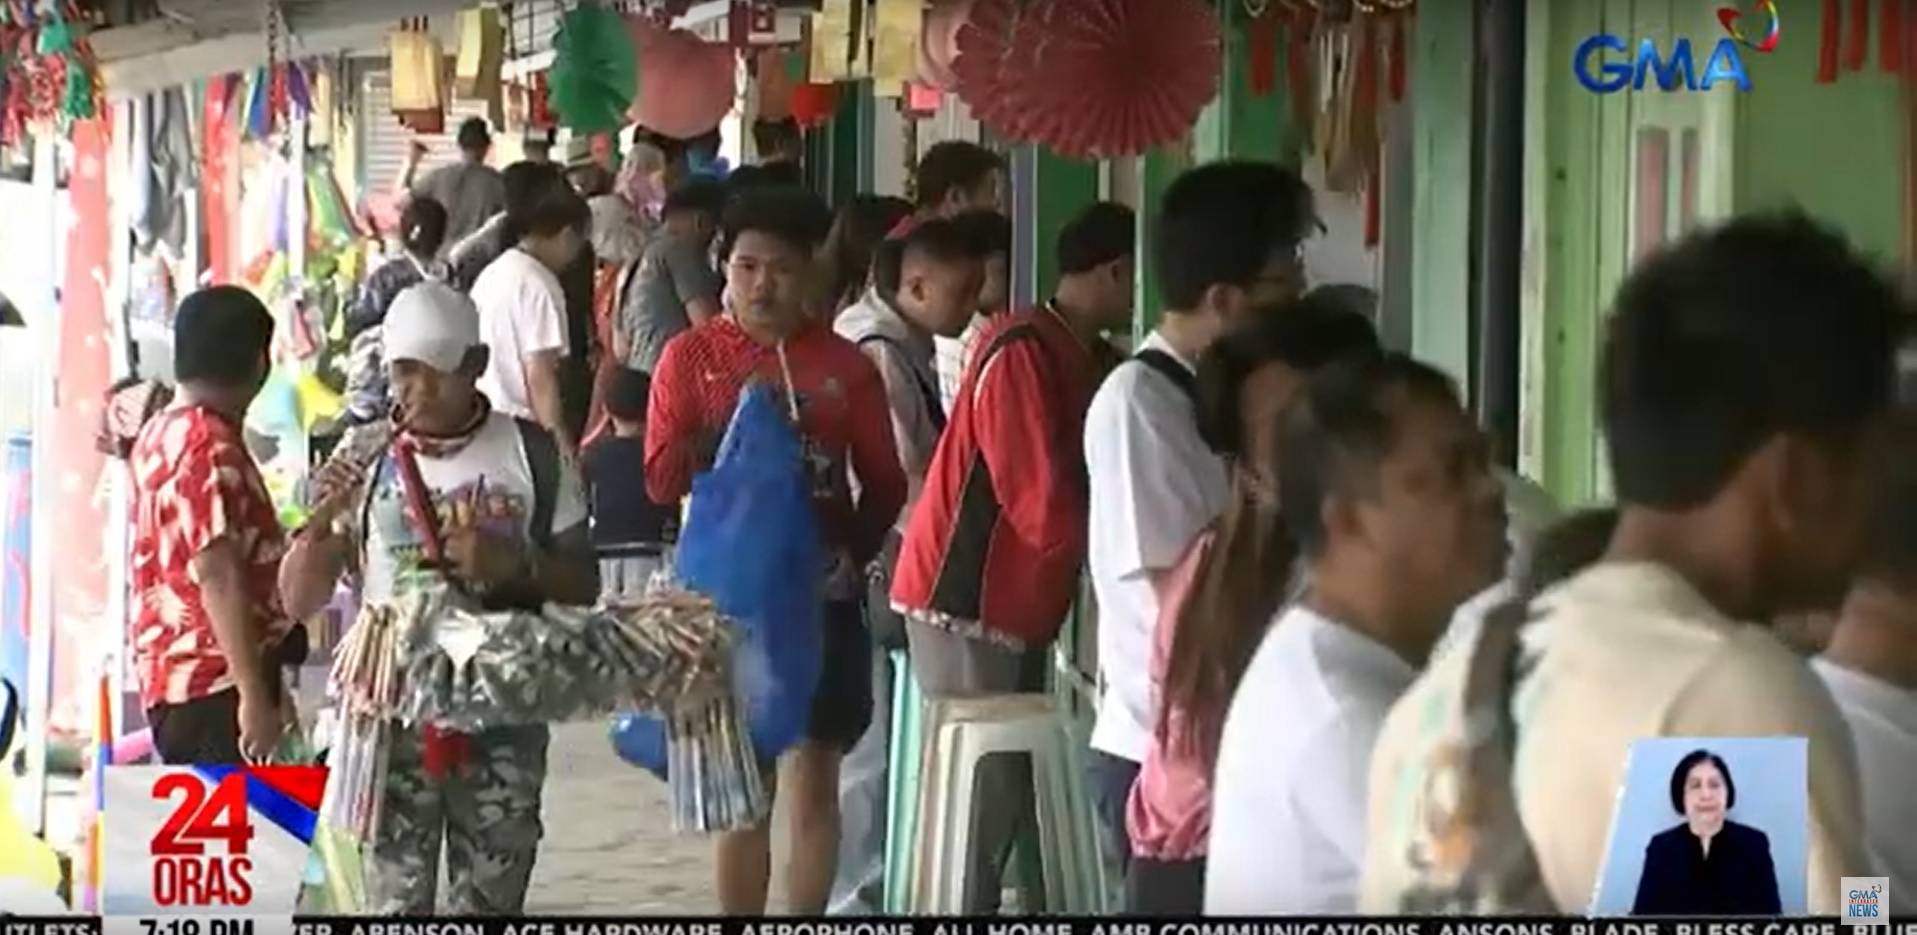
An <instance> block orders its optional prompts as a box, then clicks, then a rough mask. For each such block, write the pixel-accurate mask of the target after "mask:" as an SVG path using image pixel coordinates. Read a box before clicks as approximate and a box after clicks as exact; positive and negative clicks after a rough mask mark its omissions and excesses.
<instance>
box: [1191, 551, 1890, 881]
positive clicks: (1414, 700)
mask: <svg viewBox="0 0 1917 935" xmlns="http://www.w3.org/2000/svg"><path fill="white" fill-rule="evenodd" d="M1532 610H1533V613H1534V616H1533V618H1532V621H1531V623H1529V624H1527V625H1526V627H1525V630H1524V634H1523V640H1524V642H1523V652H1524V654H1525V657H1526V658H1525V660H1524V662H1523V663H1521V666H1522V671H1523V672H1524V676H1523V679H1522V681H1520V682H1519V683H1518V685H1517V689H1516V704H1515V706H1514V715H1515V718H1516V721H1517V731H1518V738H1517V754H1516V763H1515V764H1514V767H1513V779H1514V784H1515V786H1516V794H1517V806H1518V812H1519V815H1520V817H1521V818H1522V819H1523V821H1524V827H1525V831H1526V832H1527V836H1528V837H1529V839H1530V844H1531V848H1532V850H1533V852H1534V853H1535V854H1536V857H1537V861H1538V868H1539V870H1540V871H1541V872H1542V874H1543V877H1544V883H1545V886H1546V887H1547V888H1548V889H1549V890H1550V895H1551V899H1552V901H1553V902H1554V903H1556V906H1557V908H1558V910H1559V911H1562V912H1572V913H1580V912H1585V911H1586V910H1587V909H1588V908H1589V907H1590V904H1591V899H1592V895H1593V894H1594V893H1595V892H1596V887H1597V880H1598V874H1599V871H1600V870H1601V869H1602V868H1603V866H1604V859H1605V851H1606V848H1607V847H1608V846H1609V842H1610V830H1611V819H1612V815H1613V813H1614V812H1615V811H1616V808H1617V801H1618V790H1620V789H1622V788H1623V786H1624V778H1625V767H1626V764H1627V762H1628V760H1629V758H1630V751H1631V745H1632V743H1633V742H1635V741H1636V740H1638V739H1639V738H1643V737H1775V736H1786V737H1791V736H1795V737H1806V738H1809V740H1810V821H1811V828H1810V859H1809V862H1808V864H1809V883H1808V890H1809V894H1810V905H1809V909H1810V912H1811V913H1812V914H1813V915H1836V914H1837V892H1838V878H1839V877H1842V876H1847V875H1848V876H1870V875H1872V874H1871V873H1870V869H1869V868H1870V866H1871V860H1870V858H1869V855H1868V853H1867V851H1866V850H1865V848H1864V838H1863V828H1862V825H1861V824H1860V819H1859V812H1860V809H1859V801H1858V800H1859V791H1858V783H1857V768H1856V759H1855V756H1854V754H1853V753H1852V750H1851V742H1850V731H1849V730H1848V729H1847V728H1846V727H1845V725H1844V720H1843V715H1842V714H1840V713H1839V712H1838V710H1837V706H1836V705H1835V704H1833V703H1832V701H1831V696H1830V692H1829V691H1826V690H1825V688H1824V686H1823V685H1822V684H1820V683H1819V681H1818V679H1817V677H1816V676H1815V675H1813V674H1812V672H1811V669H1810V666H1808V665H1806V664H1805V661H1804V659H1803V657H1802V656H1799V655H1798V654H1797V653H1796V652H1794V651H1793V650H1791V649H1790V648H1789V647H1787V646H1786V645H1784V643H1783V642H1781V641H1780V640H1778V638H1777V636H1776V635H1775V634H1774V633H1773V632H1772V631H1771V629H1770V628H1769V627H1764V626H1754V625H1751V624H1746V623H1741V622H1738V621H1735V620H1732V619H1730V618H1728V617H1725V616H1724V615H1723V614H1722V613H1719V612H1718V610H1717V609H1716V608H1715V607H1713V606H1712V605H1711V604H1710V603H1709V602H1708V601H1706V600H1705V599H1704V597H1703V595H1701V594H1699V593H1698V592H1697V589H1696V588H1694V587H1692V586H1691V585H1690V583H1689V582H1687V581H1685V580H1684V579H1683V578H1680V577H1678V575H1677V574H1675V573H1674V572H1672V571H1671V570H1670V569H1668V568H1665V567H1663V566H1661V565H1656V564H1651V563H1642V562H1634V563H1618V562H1607V563H1603V564H1599V565H1596V566H1593V567H1591V568H1589V569H1587V570H1585V571H1584V572H1583V573H1581V574H1579V575H1577V576H1576V577H1573V578H1572V579H1570V580H1569V581H1566V582H1565V583H1563V584H1561V585H1559V586H1557V587H1556V588H1553V589H1551V590H1549V591H1546V592H1545V593H1544V595H1543V596H1542V597H1540V598H1539V599H1538V600H1536V601H1534V602H1533V603H1532ZM1469 645H1471V644H1470V643H1468V642H1467V643H1459V644H1456V645H1455V646H1454V647H1453V648H1452V649H1451V650H1449V651H1446V652H1445V653H1443V654H1442V655H1439V656H1437V657H1436V658H1434V659H1433V660H1432V661H1431V663H1430V665H1428V666H1426V668H1425V670H1424V672H1423V674H1421V675H1420V676H1419V677H1418V681H1417V684H1415V685H1413V686H1412V688H1411V690H1410V691H1409V692H1406V693H1405V696H1404V698H1403V699H1402V700H1400V701H1399V702H1398V705H1397V707H1395V708H1393V709H1392V712H1391V716H1390V718H1389V719H1388V720H1386V722H1385V727H1384V731H1383V733H1382V734H1380V735H1379V738H1378V743H1377V746H1376V748H1375V749H1374V750H1373V751H1372V764H1371V782H1370V788H1371V808H1370V815H1369V821H1368V823H1367V831H1366V839H1367V840H1366V846H1365V849H1364V862H1365V864H1364V866H1365V869H1364V888H1363V891H1362V893H1361V896H1360V899H1359V903H1358V908H1359V909H1360V910H1361V911H1363V912H1365V913H1367V914H1379V915H1393V914H1398V913H1400V911H1401V910H1402V908H1403V904H1404V900H1405V899H1406V897H1407V896H1410V895H1412V894H1415V893H1418V892H1420V891H1421V890H1422V889H1423V888H1425V887H1428V886H1431V885H1435V884H1436V883H1438V882H1439V881H1438V880H1437V879H1436V877H1435V876H1434V874H1436V873H1443V872H1447V870H1448V868H1444V867H1440V868H1439V869H1438V870H1436V871H1434V870H1432V869H1430V868H1431V867H1432V865H1433V862H1434V861H1435V860H1437V859H1438V858H1435V857H1434V856H1433V855H1442V854H1446V853H1450V852H1453V851H1455V850H1456V848H1455V847H1454V846H1452V842H1450V841H1448V840H1445V839H1443V838H1441V837H1439V834H1440V833H1441V832H1442V830H1443V828H1444V827H1445V825H1444V822H1443V821H1442V820H1441V816H1444V815H1448V814H1450V813H1451V811H1450V809H1451V805H1452V804H1453V803H1454V802H1455V793H1456V782H1455V781H1449V780H1447V779H1446V777H1447V776H1449V775H1450V767H1451V765H1452V764H1453V763H1454V762H1455V759H1456V757H1457V756H1459V755H1460V752H1459V751H1460V750H1461V749H1463V747H1462V744H1463V739H1462V738H1463V735H1464V733H1465V731H1466V729H1467V723H1466V718H1465V716H1464V712H1463V711H1462V705H1461V703H1460V702H1461V700H1462V697H1463V692H1464V688H1463V686H1464V679H1465V674H1466V668H1467V666H1468V664H1469V662H1470V658H1471V653H1469V652H1463V651H1461V650H1462V649H1463V648H1464V647H1467V646H1469ZM1214 821H1216V819H1214ZM1214 833H1215V832H1214Z"/></svg>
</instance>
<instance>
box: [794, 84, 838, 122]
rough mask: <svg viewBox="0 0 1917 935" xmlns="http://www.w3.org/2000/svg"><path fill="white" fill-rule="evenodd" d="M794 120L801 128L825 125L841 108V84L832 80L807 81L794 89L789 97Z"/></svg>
mask: <svg viewBox="0 0 1917 935" xmlns="http://www.w3.org/2000/svg"><path fill="white" fill-rule="evenodd" d="M787 100H788V102H789V104H788V107H787V110H788V112H789V113H790V114H791V116H792V122H793V123H796V124H798V125H799V127H800V128H801V129H805V130H810V129H812V128H813V127H818V126H823V125H824V124H825V122H826V121H827V120H830V119H832V115H833V114H835V113H838V110H839V86H838V85H837V84H834V83H831V82H816V83H815V82H807V83H805V84H801V85H798V86H797V87H794V88H793V89H792V94H791V96H790V97H789V98H788V99H787Z"/></svg>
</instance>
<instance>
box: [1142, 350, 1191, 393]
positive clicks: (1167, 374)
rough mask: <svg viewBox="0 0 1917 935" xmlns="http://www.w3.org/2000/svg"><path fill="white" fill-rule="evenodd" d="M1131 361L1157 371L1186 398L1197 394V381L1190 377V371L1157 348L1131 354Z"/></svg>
mask: <svg viewBox="0 0 1917 935" xmlns="http://www.w3.org/2000/svg"><path fill="white" fill-rule="evenodd" d="M1132 359H1133V360H1135V361H1138V362H1139V363H1141V364H1144V365H1145V366H1147V367H1150V368H1152V369H1153V370H1156V371H1158V372H1159V374H1160V375H1162V376H1164V378H1165V379H1167V380H1170V381H1172V382H1173V383H1175V384H1177V386H1178V388H1179V389H1180V390H1183V391H1184V393H1185V395H1186V396H1188V397H1192V396H1194V395H1195V394H1196V393H1197V391H1198V386H1197V383H1198V381H1197V380H1196V378H1194V377H1193V376H1192V374H1191V371H1190V370H1189V369H1186V367H1185V365H1184V364H1182V363H1179V362H1178V358H1176V357H1173V356H1172V355H1170V354H1167V353H1165V352H1164V351H1161V350H1159V349H1158V348H1155V347H1148V348H1145V349H1144V350H1142V351H1139V352H1138V353H1136V354H1133V355H1132Z"/></svg>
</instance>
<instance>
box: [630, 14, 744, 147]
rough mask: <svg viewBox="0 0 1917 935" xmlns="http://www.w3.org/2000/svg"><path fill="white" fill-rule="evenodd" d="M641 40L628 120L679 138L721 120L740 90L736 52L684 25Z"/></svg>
mask: <svg viewBox="0 0 1917 935" xmlns="http://www.w3.org/2000/svg"><path fill="white" fill-rule="evenodd" d="M634 34H635V39H637V40H638V44H639V98H638V100H636V101H634V102H633V105H632V109H631V110H630V111H629V112H628V113H627V117H628V119H630V120H632V122H634V123H637V124H639V125H640V126H643V127H645V128H647V129H649V130H653V131H656V132H659V133H663V134H665V135H666V136H670V137H673V138H676V139H682V140H684V139H691V138H693V137H695V136H698V135H699V134H701V133H704V132H706V131H708V130H711V129H712V128H714V127H716V126H718V125H719V123H720V121H722V120H724V119H725V118H726V114H728V113H730V112H731V111H732V105H733V103H734V97H735V96H736V95H737V93H738V59H737V57H736V56H735V55H734V54H733V51H732V50H731V49H729V48H726V47H725V46H722V45H714V44H712V43H709V42H707V41H705V40H704V39H701V38H699V37H698V36H697V35H695V34H693V33H690V32H687V31H685V30H683V29H675V30H672V31H670V32H665V33H661V34H655V35H647V33H646V30H645V29H642V28H635V29H634Z"/></svg>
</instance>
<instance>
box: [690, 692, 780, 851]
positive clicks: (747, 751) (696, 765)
mask: <svg viewBox="0 0 1917 935" xmlns="http://www.w3.org/2000/svg"><path fill="white" fill-rule="evenodd" d="M666 732H667V736H668V738H669V743H670V749H669V752H668V754H667V756H668V760H669V764H670V765H669V767H668V769H667V775H668V777H669V779H668V786H669V787H670V789H671V798H672V830H674V831H677V832H680V833H682V834H706V833H711V832H715V831H733V830H737V829H740V828H748V827H751V826H753V825H756V824H758V823H759V822H761V821H764V820H765V818H766V816H768V815H770V814H771V812H772V799H771V797H770V796H769V795H767V794H766V788H765V779H764V776H763V774H762V773H761V771H760V769H759V761H758V756H757V755H756V754H755V753H754V752H753V750H752V738H751V737H749V736H748V735H747V733H746V725H745V719H744V718H743V717H742V716H741V713H740V711H739V705H738V702H737V701H735V700H734V699H733V698H732V697H731V696H729V695H724V696H720V697H717V698H713V699H711V700H709V701H707V702H706V703H704V704H698V705H694V706H691V707H679V708H677V709H676V710H675V711H674V712H673V713H672V714H671V715H670V716H669V717H668V718H667V719H666Z"/></svg>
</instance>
